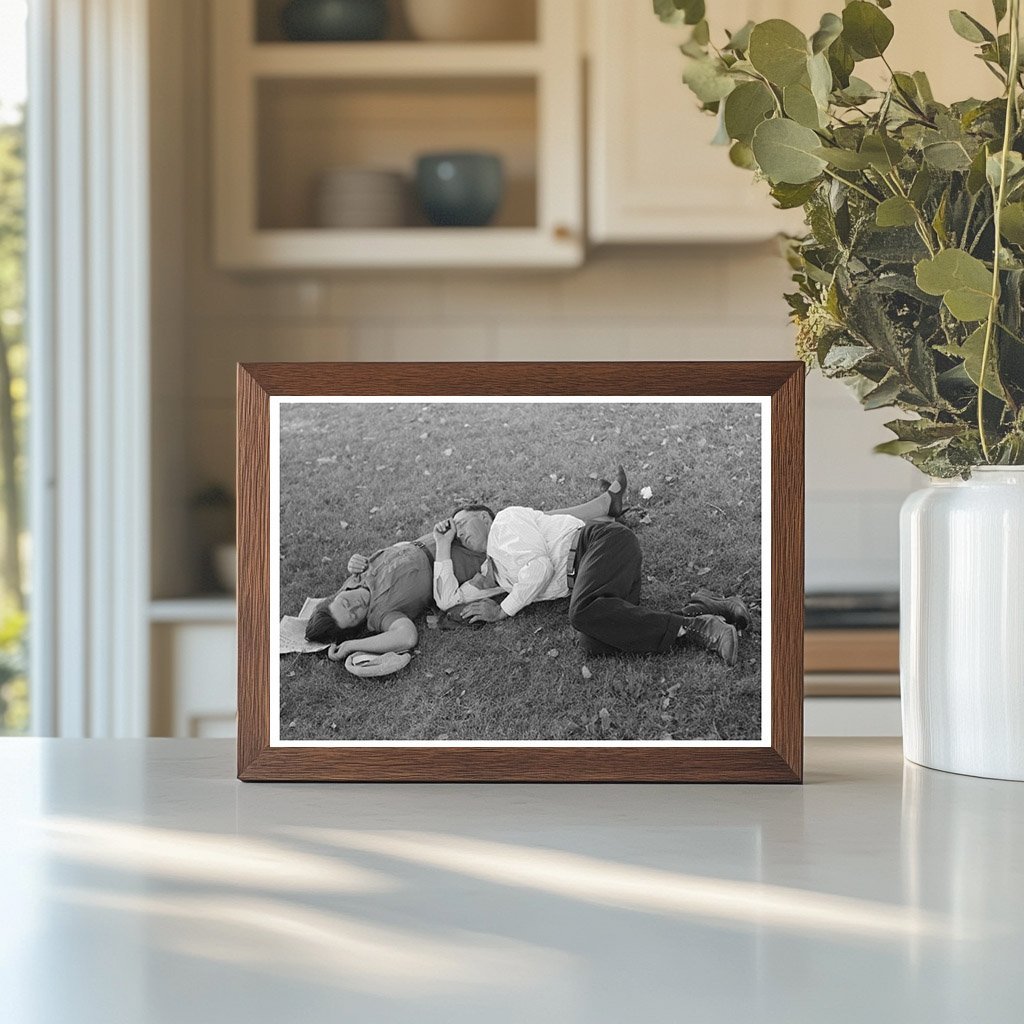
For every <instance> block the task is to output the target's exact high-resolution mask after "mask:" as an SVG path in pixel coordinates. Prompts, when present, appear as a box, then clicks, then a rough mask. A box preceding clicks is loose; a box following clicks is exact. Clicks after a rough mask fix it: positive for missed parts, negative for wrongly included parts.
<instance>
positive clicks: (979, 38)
mask: <svg viewBox="0 0 1024 1024" xmlns="http://www.w3.org/2000/svg"><path fill="white" fill-rule="evenodd" d="M949 23H950V24H951V25H952V26H953V31H954V32H956V34H957V35H958V36H960V37H961V38H963V39H966V40H967V41H968V42H969V43H985V42H988V43H991V42H994V41H995V38H996V37H995V36H994V35H992V33H991V32H989V30H988V29H987V28H985V26H984V25H982V24H981V22H980V21H976V20H975V19H974V18H972V17H971V16H970V15H969V14H968V13H967V12H966V11H950V12H949Z"/></svg>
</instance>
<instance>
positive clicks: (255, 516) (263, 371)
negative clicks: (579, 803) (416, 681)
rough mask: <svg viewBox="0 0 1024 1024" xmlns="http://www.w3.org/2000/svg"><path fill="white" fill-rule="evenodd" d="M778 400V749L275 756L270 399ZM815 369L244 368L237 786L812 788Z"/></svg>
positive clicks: (774, 426) (334, 751)
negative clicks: (810, 468)
mask: <svg viewBox="0 0 1024 1024" xmlns="http://www.w3.org/2000/svg"><path fill="white" fill-rule="evenodd" d="M334 395H366V396H388V395H396V396H397V395H423V396H425V397H426V396H443V395H480V396H487V395H495V396H519V395H521V396H524V397H528V396H531V395H556V396H559V397H563V396H564V397H566V398H573V397H580V396H601V395H607V396H609V397H610V398H615V397H619V398H623V397H634V396H647V395H651V396H665V397H674V396H708V397H714V396H720V395H726V396H737V397H755V396H756V397H770V398H771V409H772V418H771V460H772V494H771V502H772V507H771V523H772V536H771V552H772V564H771V579H772V618H771V630H772V635H771V662H772V672H771V687H772V692H771V702H772V735H771V744H770V746H766V747H681V746H674V745H671V744H669V743H666V744H665V745H664V746H661V745H659V746H643V747H625V746H615V747H611V746H608V747H603V746H599V745H586V746H558V747H555V746H544V745H543V742H541V743H539V744H538V745H532V746H515V747H500V746H494V747H489V746H473V747H465V746H462V747H460V746H458V745H454V744H453V745H452V746H448V747H417V746H403V745H402V744H401V743H400V742H396V743H394V744H390V745H388V746H379V747H352V746H348V747H345V746H339V747H299V746H289V747H280V746H278V747H272V746H271V745H270V668H271V662H272V658H271V650H270V593H269V586H270V576H269V567H270V561H269V560H270V557H271V555H272V553H271V552H270V549H269V538H270V465H269V460H270V398H271V396H308V397H318V396H322V397H329V396H334ZM803 406H804V367H803V364H801V363H798V362H707V363H674V362H665V363H654V362H650V363H251V364H243V365H240V366H239V367H238V466H237V488H238V557H239V568H238V777H239V778H240V779H242V780H243V781H247V782H256V781H310V782H313V781H317V782H325V781H361V782H369V781H406V782H427V781H436V782H460V781H461V782H800V781H801V780H802V775H803V586H804V580H803V557H804V556H803V510H804V420H803V414H804V408H803Z"/></svg>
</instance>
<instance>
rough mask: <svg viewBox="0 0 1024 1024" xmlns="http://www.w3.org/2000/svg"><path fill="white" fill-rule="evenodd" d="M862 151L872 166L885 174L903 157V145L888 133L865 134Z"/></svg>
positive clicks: (894, 167)
mask: <svg viewBox="0 0 1024 1024" xmlns="http://www.w3.org/2000/svg"><path fill="white" fill-rule="evenodd" d="M860 151H861V154H862V155H863V156H864V157H865V158H866V159H867V160H868V162H869V163H870V164H871V166H872V167H874V168H875V170H876V171H881V172H882V173H883V174H890V173H891V172H892V171H894V170H895V169H896V168H897V166H898V165H899V163H900V161H901V160H902V159H903V147H902V146H900V144H899V143H898V142H897V141H896V140H895V139H891V138H889V136H888V135H865V136H864V140H863V141H862V142H861V144H860Z"/></svg>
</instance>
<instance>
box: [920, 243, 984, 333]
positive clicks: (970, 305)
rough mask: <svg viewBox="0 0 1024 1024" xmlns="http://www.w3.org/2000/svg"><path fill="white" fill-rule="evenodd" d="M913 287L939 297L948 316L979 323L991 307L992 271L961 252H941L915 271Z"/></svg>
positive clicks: (977, 260)
mask: <svg viewBox="0 0 1024 1024" xmlns="http://www.w3.org/2000/svg"><path fill="white" fill-rule="evenodd" d="M915 274H916V277H917V286H918V288H920V289H921V291H923V292H925V293H927V294H928V295H941V296H942V297H943V301H944V302H945V303H946V307H947V308H948V309H949V311H950V313H952V314H953V316H955V317H956V318H957V320H962V321H964V322H965V323H970V322H973V321H975V320H983V319H984V318H985V317H987V316H988V311H989V306H990V304H991V295H990V292H991V288H992V271H991V270H989V269H988V267H986V266H985V264H984V263H982V262H981V260H979V259H977V258H976V257H974V256H972V255H971V254H970V253H967V252H964V251H963V249H944V250H943V251H942V252H940V253H939V254H938V255H937V256H934V257H932V259H928V260H922V261H921V262H920V263H918V265H917V266H916V268H915Z"/></svg>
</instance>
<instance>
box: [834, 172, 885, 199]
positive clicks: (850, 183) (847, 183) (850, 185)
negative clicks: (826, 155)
mask: <svg viewBox="0 0 1024 1024" xmlns="http://www.w3.org/2000/svg"><path fill="white" fill-rule="evenodd" d="M825 174H827V175H828V176H829V177H830V178H831V179H832V180H833V181H838V182H839V184H841V185H845V186H846V187H847V188H852V189H853V191H854V192H859V193H860V194H861V195H862V196H864V198H865V199H870V200H871V202H873V203H874V204H875V206H877V205H878V204H879V203H880V202H881V200H880V199H879V198H878V197H877V196H873V195H872V194H871V193H870V192H868V190H867V189H864V188H861V187H860V185H858V184H856V182H853V181H848V180H847V179H846V178H841V177H840V176H839V175H838V174H836V173H835V172H834V171H830V170H829V169H828V168H827V167H826V168H825Z"/></svg>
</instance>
